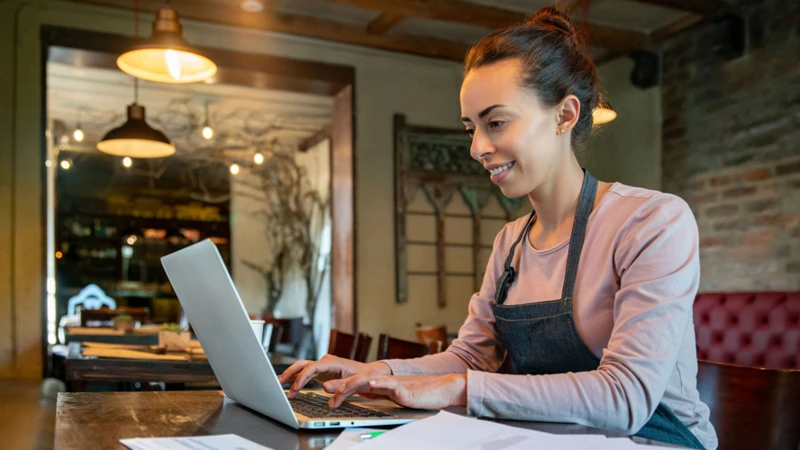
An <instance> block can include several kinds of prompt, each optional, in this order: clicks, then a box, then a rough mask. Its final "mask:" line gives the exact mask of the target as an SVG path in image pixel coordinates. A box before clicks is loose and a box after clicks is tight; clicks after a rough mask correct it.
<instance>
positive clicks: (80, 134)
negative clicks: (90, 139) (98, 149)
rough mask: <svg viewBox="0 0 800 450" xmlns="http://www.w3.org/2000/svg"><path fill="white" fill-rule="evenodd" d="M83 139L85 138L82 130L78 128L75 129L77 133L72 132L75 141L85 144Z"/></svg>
mask: <svg viewBox="0 0 800 450" xmlns="http://www.w3.org/2000/svg"><path fill="white" fill-rule="evenodd" d="M83 137H84V136H83V130H81V129H80V128H77V129H75V131H73V132H72V138H73V139H75V141H77V142H83Z"/></svg>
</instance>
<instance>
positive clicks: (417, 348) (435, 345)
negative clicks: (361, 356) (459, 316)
mask: <svg viewBox="0 0 800 450" xmlns="http://www.w3.org/2000/svg"><path fill="white" fill-rule="evenodd" d="M443 349H444V342H442V341H434V342H432V343H431V344H430V345H425V344H420V343H419V342H411V341H406V340H403V339H397V338H393V337H390V336H389V335H388V334H381V335H380V337H379V338H378V359H379V360H381V359H410V358H419V357H420V356H425V355H433V354H435V353H439V352H441V351H442V350H443Z"/></svg>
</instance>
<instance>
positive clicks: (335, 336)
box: [328, 330, 358, 359]
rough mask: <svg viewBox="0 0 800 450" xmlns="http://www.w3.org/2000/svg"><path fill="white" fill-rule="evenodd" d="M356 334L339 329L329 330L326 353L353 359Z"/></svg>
mask: <svg viewBox="0 0 800 450" xmlns="http://www.w3.org/2000/svg"><path fill="white" fill-rule="evenodd" d="M357 340H358V337H357V336H354V335H352V334H349V333H345V332H343V331H339V330H331V338H330V340H329V341H328V353H329V354H331V355H334V356H338V357H340V358H347V359H353V356H354V355H355V352H356V341H357Z"/></svg>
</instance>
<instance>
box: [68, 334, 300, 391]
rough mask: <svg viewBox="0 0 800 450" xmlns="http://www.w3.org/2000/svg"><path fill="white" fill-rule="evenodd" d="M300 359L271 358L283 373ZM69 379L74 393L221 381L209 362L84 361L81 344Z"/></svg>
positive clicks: (72, 354)
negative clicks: (103, 385) (84, 388)
mask: <svg viewBox="0 0 800 450" xmlns="http://www.w3.org/2000/svg"><path fill="white" fill-rule="evenodd" d="M296 361H297V359H295V358H293V357H290V356H285V355H281V354H271V355H270V362H272V366H273V367H274V368H275V372H277V373H281V372H283V371H284V370H286V368H287V367H289V366H290V365H291V364H293V363H295V362H296ZM65 371H66V379H67V381H68V385H71V386H70V390H72V391H74V390H78V387H79V386H80V385H81V383H84V382H91V381H95V382H98V381H99V382H107V383H121V382H127V381H133V382H150V381H153V382H163V383H170V384H173V383H175V384H183V383H215V382H216V381H217V378H216V377H215V376H214V371H213V370H212V369H211V365H210V364H209V363H208V361H205V360H194V361H189V360H187V361H160V360H150V359H141V360H140V359H117V358H96V357H84V356H83V348H82V347H81V344H80V343H79V342H73V343H72V344H70V346H69V352H68V354H67V358H66V362H65Z"/></svg>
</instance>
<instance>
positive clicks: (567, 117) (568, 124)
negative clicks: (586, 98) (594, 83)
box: [557, 95, 581, 134]
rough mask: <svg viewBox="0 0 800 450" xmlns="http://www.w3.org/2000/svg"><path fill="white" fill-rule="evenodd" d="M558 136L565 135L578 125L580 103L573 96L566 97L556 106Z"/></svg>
mask: <svg viewBox="0 0 800 450" xmlns="http://www.w3.org/2000/svg"><path fill="white" fill-rule="evenodd" d="M557 111H558V123H557V125H558V128H557V130H558V131H557V133H558V134H567V133H569V132H570V131H572V128H573V127H574V126H575V124H576V123H578V118H579V117H580V115H581V101H580V100H578V97H575V96H574V95H568V96H566V97H565V98H564V100H562V101H561V104H560V105H558V108H557Z"/></svg>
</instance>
